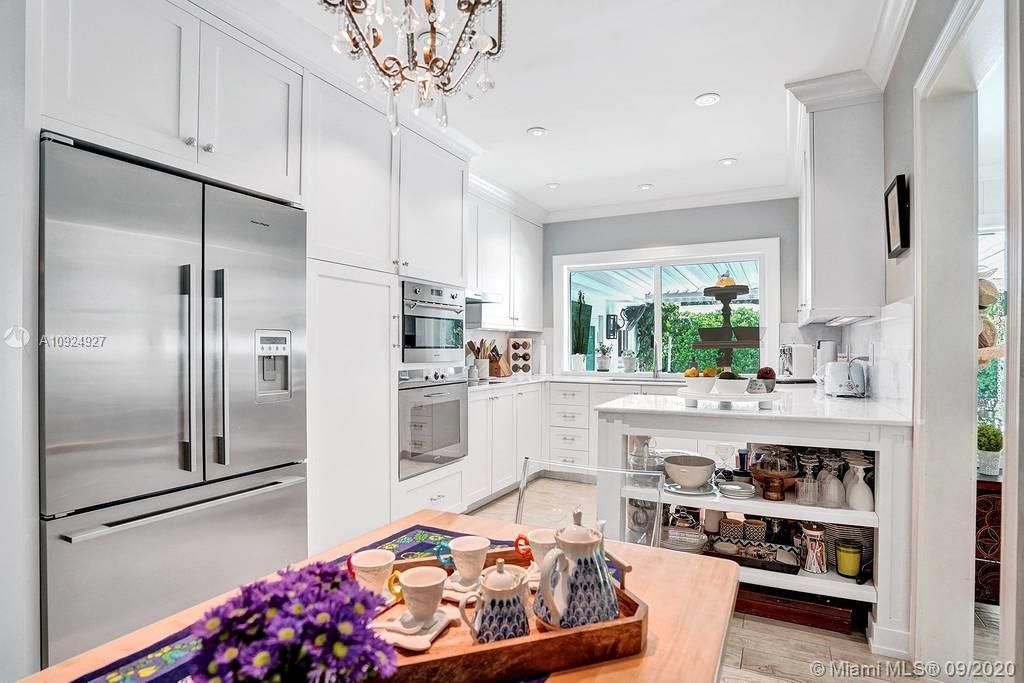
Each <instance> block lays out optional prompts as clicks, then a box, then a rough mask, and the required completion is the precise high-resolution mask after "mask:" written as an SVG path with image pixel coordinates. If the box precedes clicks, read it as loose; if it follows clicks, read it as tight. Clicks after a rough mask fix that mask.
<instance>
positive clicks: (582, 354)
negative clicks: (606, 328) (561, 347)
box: [570, 289, 591, 372]
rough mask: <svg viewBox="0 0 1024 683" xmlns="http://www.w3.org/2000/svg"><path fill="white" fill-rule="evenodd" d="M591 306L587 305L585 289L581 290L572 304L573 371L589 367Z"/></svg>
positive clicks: (580, 370)
mask: <svg viewBox="0 0 1024 683" xmlns="http://www.w3.org/2000/svg"><path fill="white" fill-rule="evenodd" d="M590 308H591V307H590V306H588V305H587V300H586V297H584V296H583V290H582V289H581V290H580V291H579V295H578V296H577V297H576V301H574V302H573V303H572V306H570V310H571V312H572V326H571V328H572V329H571V339H570V341H571V343H572V358H571V365H570V367H571V369H572V371H573V372H583V371H584V370H586V369H587V342H588V341H589V339H588V338H589V336H590Z"/></svg>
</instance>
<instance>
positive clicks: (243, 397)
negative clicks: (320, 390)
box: [204, 185, 306, 479]
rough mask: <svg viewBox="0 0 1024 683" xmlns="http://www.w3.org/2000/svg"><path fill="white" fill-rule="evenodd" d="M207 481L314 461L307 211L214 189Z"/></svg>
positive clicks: (208, 246) (209, 214)
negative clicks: (309, 417) (310, 452)
mask: <svg viewBox="0 0 1024 683" xmlns="http://www.w3.org/2000/svg"><path fill="white" fill-rule="evenodd" d="M205 206H206V243H205V254H204V261H205V265H204V271H205V273H206V284H205V291H206V323H205V329H206V344H205V356H206V362H205V368H206V382H205V386H206V400H205V406H206V420H205V422H206V478H207V479H219V478H222V477H227V476H231V475H235V474H240V473H243V472H249V471H252V470H256V469H263V468H266V467H273V466H275V465H282V464H285V463H289V462H299V461H302V460H305V458H306V384H305V373H306V362H305V357H306V352H305V349H306V334H305V327H306V325H305V320H306V241H305V234H306V231H305V214H304V213H303V212H301V211H298V210H296V209H293V208H290V207H287V206H283V205H279V204H272V203H270V202H267V201H264V200H262V199H257V198H255V197H250V196H248V195H244V194H240V193H238V192H232V191H230V190H225V189H222V188H219V187H213V186H210V185H207V186H206V204H205Z"/></svg>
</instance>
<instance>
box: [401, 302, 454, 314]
mask: <svg viewBox="0 0 1024 683" xmlns="http://www.w3.org/2000/svg"><path fill="white" fill-rule="evenodd" d="M405 307H406V308H408V309H409V310H410V311H414V310H416V309H417V308H433V309H436V310H439V311H446V312H450V313H457V314H461V313H462V310H463V309H462V307H461V306H449V305H448V304H432V303H427V302H425V301H406V302H405Z"/></svg>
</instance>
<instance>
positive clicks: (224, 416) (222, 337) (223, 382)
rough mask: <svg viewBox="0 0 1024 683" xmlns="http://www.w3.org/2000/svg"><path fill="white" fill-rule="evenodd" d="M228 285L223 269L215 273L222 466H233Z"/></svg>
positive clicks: (218, 443)
mask: <svg viewBox="0 0 1024 683" xmlns="http://www.w3.org/2000/svg"><path fill="white" fill-rule="evenodd" d="M226 285H227V273H226V272H225V270H224V269H223V268H221V269H219V270H215V271H213V298H214V301H215V302H218V301H219V302H220V315H219V316H218V319H219V328H218V335H219V339H218V342H219V343H218V344H217V346H216V347H215V348H217V354H218V356H219V358H218V362H219V364H220V372H219V373H218V374H219V379H220V416H219V417H220V429H221V433H220V434H219V435H217V436H215V437H214V443H215V444H216V447H217V452H216V454H215V457H216V459H217V463H218V464H220V465H224V466H227V465H230V464H231V449H230V445H229V441H228V436H229V434H230V427H229V425H228V394H227V392H228V387H229V386H230V384H228V309H227V299H226V297H225V290H226Z"/></svg>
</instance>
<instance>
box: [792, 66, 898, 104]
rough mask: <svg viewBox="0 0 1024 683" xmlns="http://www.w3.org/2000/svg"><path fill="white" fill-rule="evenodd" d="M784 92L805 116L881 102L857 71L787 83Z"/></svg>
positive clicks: (872, 84) (870, 82)
mask: <svg viewBox="0 0 1024 683" xmlns="http://www.w3.org/2000/svg"><path fill="white" fill-rule="evenodd" d="M786 90H788V91H789V92H790V93H792V95H793V97H795V98H796V99H797V101H799V102H800V103H801V104H802V105H804V107H805V108H806V109H807V112H808V113H811V112H816V111H822V110H824V109H836V108H838V107H849V106H852V105H855V104H866V103H868V102H881V101H882V90H881V89H880V88H879V87H878V85H876V84H875V82H874V81H873V80H871V77H870V76H868V75H867V74H866V73H865V72H863V71H860V70H857V71H846V72H844V73H841V74H832V75H831V76H822V77H821V78H811V79H808V80H806V81H796V82H793V83H787V84H786Z"/></svg>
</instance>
